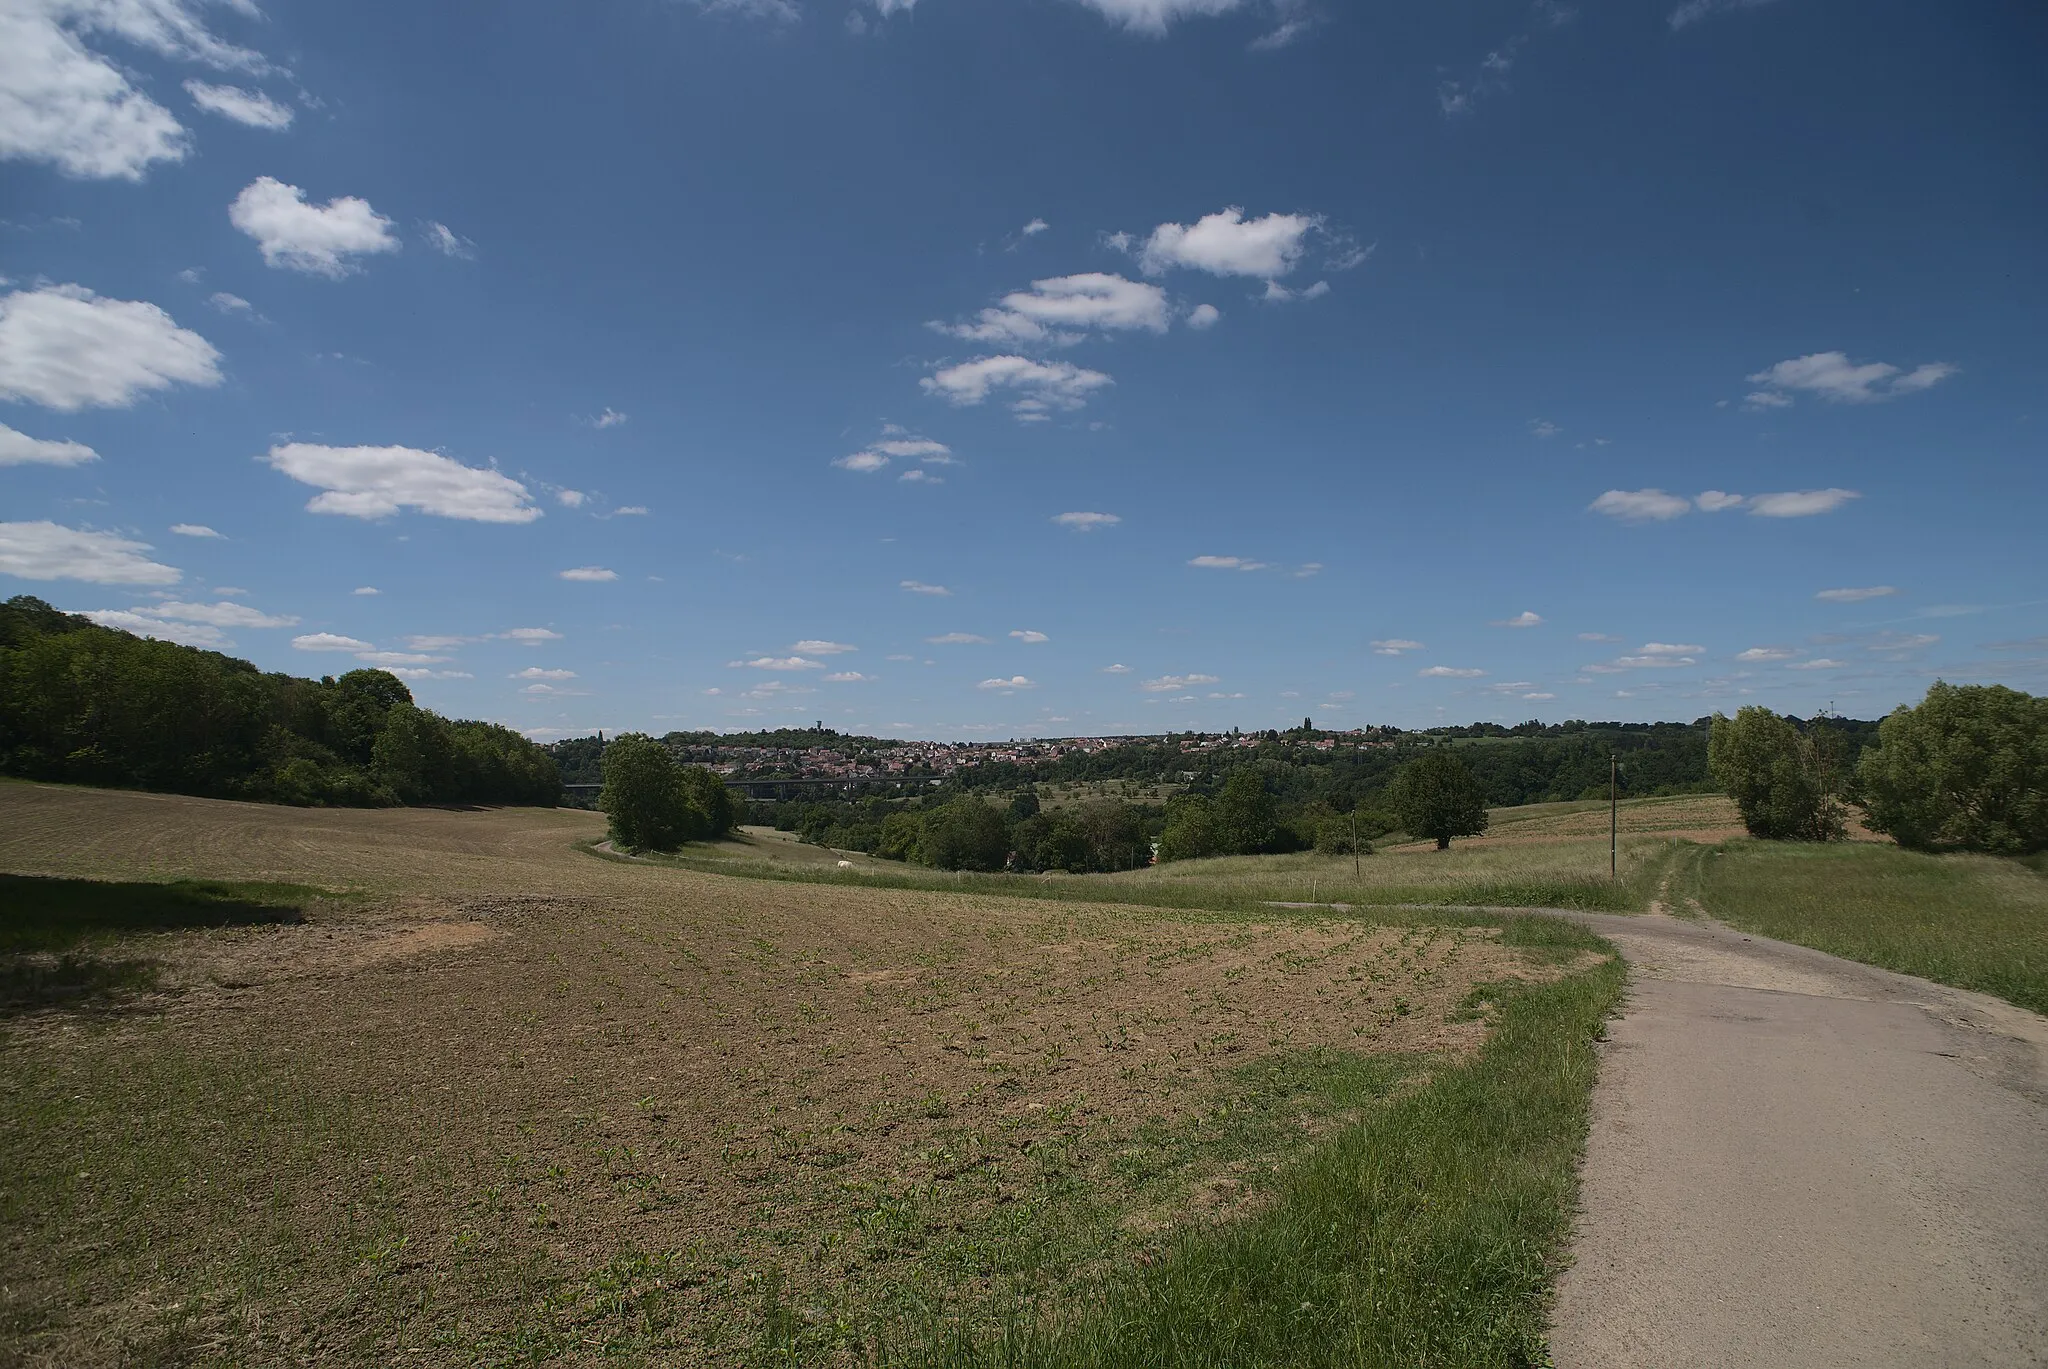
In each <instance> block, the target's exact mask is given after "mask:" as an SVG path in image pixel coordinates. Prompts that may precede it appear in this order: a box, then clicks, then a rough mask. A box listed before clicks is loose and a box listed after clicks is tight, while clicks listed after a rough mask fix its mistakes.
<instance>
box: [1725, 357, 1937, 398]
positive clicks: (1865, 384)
mask: <svg viewBox="0 0 2048 1369" xmlns="http://www.w3.org/2000/svg"><path fill="white" fill-rule="evenodd" d="M1960 369H1961V368H1960V367H1958V366H1956V365H1954V364H1952V363H1950V362H1946V361H1931V362H1928V363H1927V364H1925V365H1923V366H1916V367H1914V368H1913V369H1912V370H1910V371H1908V370H1906V369H1905V368H1903V367H1899V366H1894V365H1892V364H1890V363H1889V362H1884V361H1866V362H1862V363H1860V364H1859V363H1856V362H1852V361H1850V360H1849V356H1848V354H1847V353H1846V352H1814V353H1812V354H1811V355H1809V356H1803V357H1793V358H1792V359H1791V360H1789V361H1781V362H1779V363H1778V364H1777V365H1775V366H1767V367H1765V368H1764V369H1763V370H1761V371H1758V372H1757V373H1756V374H1755V375H1752V376H1750V377H1749V378H1748V379H1749V382H1750V384H1752V385H1761V386H1763V387H1764V389H1762V390H1761V391H1759V392H1757V393H1756V394H1752V395H1750V396H1749V398H1748V400H1747V401H1746V402H1747V403H1748V404H1750V405H1751V406H1752V407H1761V408H1783V407H1784V406H1785V405H1786V404H1789V403H1791V402H1792V397H1793V395H1795V394H1812V395H1818V396H1820V397H1821V398H1822V399H1825V400H1829V401H1830V402H1833V403H1836V404H1871V403H1875V402H1877V401H1879V400H1884V399H1897V398H1898V397H1899V396H1901V395H1910V394H1917V393H1918V392H1920V391H1921V390H1926V389H1930V388H1932V387H1933V386H1936V385H1939V384H1940V383H1941V382H1942V381H1944V380H1947V379H1948V378H1949V377H1950V376H1952V375H1954V374H1956V372H1957V371H1958V370H1960Z"/></svg>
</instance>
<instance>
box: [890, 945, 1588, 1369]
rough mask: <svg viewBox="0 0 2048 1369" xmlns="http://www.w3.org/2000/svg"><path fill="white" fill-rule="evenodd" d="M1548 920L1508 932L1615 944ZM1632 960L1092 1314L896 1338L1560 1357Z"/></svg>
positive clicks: (1342, 1138)
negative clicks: (1567, 1253) (1604, 1063)
mask: <svg viewBox="0 0 2048 1369" xmlns="http://www.w3.org/2000/svg"><path fill="white" fill-rule="evenodd" d="M1532 921H1534V920H1533V919H1517V920H1515V921H1514V922H1511V923H1510V924H1509V928H1508V937H1509V939H1511V940H1515V941H1518V942H1521V943H1524V944H1531V943H1533V944H1539V945H1543V946H1548V947H1552V948H1555V949H1558V950H1560V951H1566V952H1569V951H1571V950H1573V949H1576V948H1581V947H1583V948H1588V949H1590V948H1592V947H1596V946H1599V945H1601V944H1602V943H1599V942H1597V941H1595V940H1594V939H1593V938H1591V937H1590V936H1588V935H1587V934H1586V933H1584V932H1582V931H1579V930H1578V929H1576V928H1572V927H1569V926H1564V925H1559V924H1554V923H1544V924H1542V925H1539V926H1531V925H1529V924H1530V923H1531V922H1532ZM1622 980H1623V970H1622V966H1621V964H1620V962H1619V961H1618V960H1614V959H1609V960H1607V961H1606V962H1604V963H1602V964H1601V965H1599V966H1598V967H1596V968H1594V969H1592V970H1590V971H1587V972H1583V973H1580V974H1577V975H1573V976H1571V977H1568V978H1565V979H1563V980H1560V981H1558V982H1555V983H1551V984H1547V985H1543V986H1540V987H1533V988H1526V989H1523V990H1521V991H1519V992H1516V993H1513V994H1511V995H1508V996H1506V997H1505V1001H1503V1002H1502V1003H1501V1004H1500V1007H1499V1010H1498V1012H1499V1016H1498V1024H1497V1026H1496V1029H1495V1030H1494V1032H1493V1033H1492V1035H1491V1037H1490V1038H1489V1039H1488V1042H1487V1044H1486V1046H1485V1047H1484V1048H1483V1049H1482V1050H1481V1052H1480V1053H1479V1054H1478V1055H1477V1056H1476V1057H1475V1058H1473V1059H1472V1060H1471V1061H1469V1062H1468V1063H1466V1064H1464V1065H1461V1066H1458V1067H1455V1068H1452V1069H1449V1070H1446V1071H1444V1072H1442V1073H1440V1074H1438V1075H1437V1076H1436V1077H1435V1078H1433V1079H1432V1080H1431V1081H1430V1083H1429V1084H1427V1085H1426V1086H1425V1087H1423V1088H1421V1089H1419V1090H1417V1091H1415V1092H1413V1093H1411V1094H1408V1095H1406V1096H1405V1097H1400V1098H1397V1099H1395V1100H1394V1101H1392V1102H1391V1103H1389V1104H1388V1105H1386V1106H1385V1107H1384V1108H1382V1109H1381V1110H1379V1111H1377V1112H1375V1113H1373V1114H1371V1115H1369V1116H1368V1117H1367V1118H1366V1119H1365V1120H1363V1121H1361V1122H1360V1123H1358V1124H1357V1125H1355V1126H1353V1127H1351V1128H1349V1129H1348V1130H1346V1131H1343V1132H1341V1133H1339V1134H1338V1135H1337V1136H1336V1137H1334V1138H1333V1139H1331V1140H1330V1141H1328V1142H1326V1143H1325V1144H1324V1145H1322V1146H1321V1147H1319V1148H1318V1149H1317V1150H1316V1151H1315V1152H1313V1153H1312V1154H1311V1155H1310V1156H1309V1157H1308V1158H1307V1159H1305V1160H1304V1161H1302V1162H1301V1163H1299V1164H1298V1165H1297V1166H1296V1167H1295V1168H1294V1169H1292V1170H1291V1171H1290V1172H1288V1173H1287V1174H1286V1175H1285V1176H1284V1177H1283V1178H1282V1180H1281V1182H1280V1184H1279V1187H1278V1191H1277V1193H1276V1195H1275V1199H1274V1201H1273V1203H1272V1205H1271V1206H1269V1207H1268V1208H1267V1209H1265V1210H1264V1211H1263V1212H1261V1213H1259V1214H1257V1215H1255V1216H1252V1217H1250V1218H1247V1219H1244V1220H1241V1221H1238V1222H1235V1223H1232V1224H1230V1225H1227V1226H1223V1227H1220V1228H1210V1229H1198V1230H1194V1231H1191V1232H1188V1233H1186V1234H1184V1235H1182V1236H1181V1237H1180V1238H1179V1239H1178V1240H1177V1242H1176V1243H1175V1244H1174V1245H1173V1246H1172V1247H1171V1248H1170V1250H1169V1252H1168V1254H1167V1255H1166V1257H1165V1258H1164V1259H1162V1260H1161V1261H1159V1262H1158V1263H1157V1264H1156V1265H1154V1266H1152V1267H1151V1268H1149V1269H1144V1270H1141V1271H1138V1272H1136V1273H1134V1274H1132V1275H1131V1276H1129V1277H1127V1278H1125V1279H1123V1280H1121V1281H1118V1282H1114V1283H1112V1284H1111V1285H1110V1286H1109V1287H1108V1288H1107V1289H1106V1290H1105V1291H1104V1292H1103V1293H1102V1294H1101V1295H1100V1297H1099V1298H1097V1299H1095V1300H1093V1301H1092V1302H1090V1303H1089V1304H1086V1305H1084V1306H1081V1307H1078V1308H1072V1309H1066V1310H1060V1309H1053V1310H1051V1312H1050V1313H1049V1314H1047V1313H1043V1312H1042V1313H1041V1314H1040V1315H1039V1316H1038V1317H1036V1318H1030V1317H1019V1318H1016V1319H1014V1320H1013V1321H1012V1322H1011V1323H1010V1324H1009V1325H1008V1326H1006V1327H1004V1328H1003V1329H1002V1330H1001V1331H999V1332H998V1333H997V1334H995V1335H993V1336H989V1337H986V1338H982V1337H978V1336H976V1335H975V1333H974V1332H973V1330H972V1329H970V1328H965V1327H957V1326H956V1327H953V1328H949V1329H947V1330H945V1331H941V1332H939V1333H937V1334H935V1335H934V1336H933V1338H932V1339H931V1340H930V1341H928V1342H927V1343H925V1344H922V1345H916V1346H910V1347H897V1348H891V1347H884V1353H883V1355H882V1359H883V1361H884V1362H885V1363H892V1364H900V1365H905V1366H918V1367H919V1369H925V1367H927V1366H943V1367H944V1369H955V1367H956V1366H957V1367H960V1369H966V1367H968V1366H973V1367H975V1369H981V1367H982V1366H989V1367H994V1366H1000V1367H1001V1369H1023V1367H1024V1366H1041V1365H1043V1366H1054V1365H1057V1366H1061V1367H1062V1369H1135V1367H1140V1366H1158V1367H1159V1369H1166V1367H1167V1366H1174V1367H1175V1369H1204V1367H1207V1366H1214V1369H1257V1367H1258V1366H1276V1367H1277V1366H1319V1365H1329V1366H1336V1365H1343V1366H1347V1369H1350V1367H1352V1366H1357V1367H1358V1369H1377V1367H1379V1366H1385V1369H1395V1366H1399V1367H1400V1369H1415V1367H1416V1366H1456V1367H1457V1369H1482V1367H1484V1366H1503V1369H1506V1367H1507V1366H1527V1365H1535V1364H1541V1363H1545V1362H1546V1360H1545V1351H1544V1328H1545V1314H1546V1309H1547V1297H1548V1289H1549V1285H1550V1280H1551V1277H1552V1275H1553V1273H1554V1272H1555V1265H1556V1260H1557V1257H1558V1254H1559V1251H1560V1250H1561V1248H1562V1245H1563V1242H1564V1240H1565V1238H1566V1236H1567V1234H1568V1231H1569V1227H1570V1221H1571V1212H1572V1210H1573V1202H1574V1197H1575V1191H1576V1165H1577V1160H1578V1156H1579V1154H1580V1152H1581V1149H1582V1147H1583V1145H1584V1140H1585V1135H1586V1128H1587V1121H1588V1099H1589V1096H1590V1091H1591V1088H1592V1083H1593V1077H1594V1071H1595V1068H1596V1063H1597V1060H1596V1054H1595V1050H1594V1042H1595V1040H1596V1039H1597V1038H1598V1037H1599V1036H1600V1034H1601V1031H1602V1023H1603V1021H1604V1019H1605V1018H1606V1017H1607V1016H1608V1015H1609V1014H1610V1013H1611V1012H1612V1011H1613V1010H1614V1008H1615V1006H1616V1004H1617V1002H1618V1001H1619V997H1620V993H1621V987H1622Z"/></svg>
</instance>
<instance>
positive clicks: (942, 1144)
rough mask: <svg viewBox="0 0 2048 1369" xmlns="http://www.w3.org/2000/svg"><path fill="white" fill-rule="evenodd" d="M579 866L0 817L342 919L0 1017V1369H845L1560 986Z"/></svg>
mask: <svg viewBox="0 0 2048 1369" xmlns="http://www.w3.org/2000/svg"><path fill="white" fill-rule="evenodd" d="M600 834H601V829H600V827H599V819H597V818H596V817H595V816H594V815H592V814H588V813H579V812H571V811H555V812H534V811H518V810H509V811H499V812H444V811H398V812H347V811H306V810H292V809H283V808H272V807H260V806H251V805H239V804H223V803H213V802H209V801H206V800H197V799H184V798H175V797H166V796H157V795H140V794H108V793H101V792H95V791H86V790H77V789H65V788H54V787H44V786H35V785H26V784H14V783H9V784H0V870H5V871H11V872H16V873H27V874H38V875H49V876H69V877H91V878H95V879H127V880H161V879H167V878H173V877H180V876H203V877H207V878H216V879H244V880H267V881H292V882H297V883H302V884H310V885H316V886H320V887H322V888H325V889H328V890H331V891H336V892H339V891H345V890H353V891H360V892H358V893H357V894H355V895H353V896H348V897H338V898H334V899H330V900H326V901H321V902H316V903H314V904H312V905H311V906H310V907H309V908H308V909H307V910H306V916H305V921H303V922H302V923H299V924H296V925H274V926H261V927H244V928H237V929H232V930H204V931H181V932H171V933H158V934H152V935H148V936H142V937H134V938H127V939H124V941H123V942H122V953H123V954H125V955H130V956H136V955H140V956H144V957H146V958H148V959H150V960H154V961H157V962H159V964H160V967H161V968H160V981H159V987H158V989H157V990H156V991H155V992H152V993H148V994H144V995H142V996H140V997H136V998H132V999H128V1000H123V1001H117V1002H112V1003H99V1004H94V1005H88V1006H78V1007H74V1008H70V1009H67V1010H63V1011H59V1010H54V1009H50V1010H42V1011H34V1012H25V1013H20V1014H17V1015H16V1016H14V1017H12V1018H11V1019H7V1020H0V1090H4V1093H0V1169H4V1170H5V1171H6V1172H8V1173H9V1174H10V1175H11V1178H10V1179H9V1181H8V1184H7V1186H6V1192H5V1195H4V1207H0V1218H4V1220H0V1364H10V1363H18V1364H24V1365H38V1366H40V1365H50V1366H56V1365H66V1366H69V1365H97V1364H106V1365H113V1364H155V1363H162V1364H172V1363H187V1362H193V1361H195V1360H196V1361H207V1362H212V1361H216V1360H217V1361H220V1362H238V1363H301V1362H306V1361H308V1360H311V1359H326V1360H328V1361H331V1362H341V1363H390V1362H394V1361H401V1360H402V1362H404V1363H408V1364H450V1365H453V1364H474V1363H509V1362H515V1361H516V1362H528V1361H530V1360H532V1359H533V1358H536V1357H541V1358H548V1357H553V1358H555V1359H558V1360H562V1361H566V1362H577V1361H582V1360H588V1361H590V1362H596V1361H599V1360H611V1359H616V1357H617V1356H619V1355H626V1356H628V1357H629V1359H630V1357H631V1356H635V1355H647V1354H653V1355H655V1356H656V1357H657V1359H658V1362H660V1363H663V1364H698V1363H718V1364H724V1363H733V1364H738V1363H746V1362H750V1361H752V1360H753V1359H755V1358H756V1357H758V1356H759V1355H760V1354H762V1353H765V1352H767V1351H770V1350H776V1351H779V1352H782V1353H787V1352H789V1351H791V1350H796V1351H803V1352H808V1355H807V1359H808V1360H813V1361H815V1362H820V1363H834V1362H853V1361H854V1360H856V1359H857V1358H858V1356H859V1355H860V1354H862V1353H865V1349H864V1347H871V1346H872V1345H873V1344H874V1338H875V1337H876V1336H877V1335H895V1336H897V1337H898V1338H899V1339H900V1338H902V1337H911V1338H915V1337H916V1336H918V1335H920V1334H924V1333H925V1331H927V1330H928V1329H929V1325H930V1323H932V1322H933V1321H934V1320H935V1319H938V1320H943V1319H944V1318H946V1317H949V1316H955V1315H960V1314H967V1315H995V1314H997V1313H999V1312H1000V1310H1001V1309H1003V1308H1005V1307H1010V1306H1017V1305H1023V1304H1028V1303H1029V1302H1030V1300H1031V1299H1033V1298H1036V1297H1040V1296H1056V1295H1057V1294H1058V1293H1059V1292H1060V1291H1061V1290H1062V1289H1064V1288H1068V1287H1072V1286H1076V1285H1078V1284H1082V1283H1085V1282H1086V1281H1088V1280H1090V1279H1092V1278H1095V1277H1096V1276H1098V1275H1099V1274H1100V1273H1102V1272H1103V1271H1105V1270H1113V1269H1116V1268H1120V1267H1124V1266H1127V1265H1129V1264H1131V1263H1133V1262H1135V1263H1144V1262H1145V1261H1147V1260H1149V1259H1151V1258H1154V1256H1155V1255H1156V1252H1157V1251H1158V1250H1159V1249H1160V1248H1161V1247H1162V1243H1163V1242H1165V1241H1166V1240H1167V1239H1168V1237H1169V1235H1170V1232H1171V1230H1172V1229H1173V1227H1174V1226H1175V1224H1176V1223H1179V1222H1184V1221H1207V1220H1213V1219H1214V1218H1215V1217H1216V1216H1217V1215H1218V1214H1228V1213H1230V1212H1232V1211H1236V1210H1240V1209H1242V1208H1243V1207H1245V1206H1247V1205H1255V1204H1257V1203H1258V1202H1259V1193H1260V1189H1261V1184H1262V1180H1263V1176H1265V1175H1267V1174H1268V1173H1270V1171H1271V1169H1272V1166H1273V1165H1274V1163H1275V1162H1277V1161H1278V1160H1280V1159H1282V1158H1284V1157H1285V1156H1286V1155H1287V1154H1288V1153H1289V1152H1290V1150H1291V1149H1293V1148H1296V1147H1298V1146H1299V1145H1300V1144H1302V1142H1303V1141H1304V1140H1305V1139H1307V1138H1311V1137H1313V1136H1314V1135H1316V1134H1317V1133H1318V1132H1319V1131H1320V1130H1321V1129H1323V1128H1326V1127H1328V1126H1330V1125H1331V1124H1333V1123H1334V1122H1335V1121H1337V1120H1340V1119H1341V1118H1343V1117H1344V1116H1346V1115H1348V1111H1349V1110H1355V1109H1356V1108H1357V1107H1360V1106H1369V1105H1370V1100H1371V1098H1373V1097H1375V1096H1382V1095H1384V1094H1385V1092H1386V1091H1387V1090H1388V1089H1390V1088H1396V1087H1399V1086H1400V1085H1399V1083H1398V1082H1397V1081H1399V1080H1400V1079H1401V1077H1402V1076H1403V1075H1404V1074H1407V1075H1409V1076H1410V1077H1411V1078H1412V1077H1413V1076H1414V1075H1415V1074H1416V1073H1417V1072H1419V1071H1426V1070H1427V1069H1428V1068H1429V1067H1430V1066H1431V1064H1432V1063H1441V1062H1443V1061H1446V1060H1449V1059H1454V1058H1458V1057H1460V1056H1462V1055H1463V1054H1465V1053H1468V1052H1470V1051H1471V1050H1473V1049H1475V1048H1476V1046H1477V1045H1478V1043H1479V1042H1480V1041H1481V1040H1482V1039H1483V1035H1484V1032H1485V1030H1486V1028H1485V1024H1484V1019H1483V1017H1482V1015H1481V1014H1479V1013H1477V1012H1475V1011H1473V1010H1472V1009H1471V1007H1470V1006H1469V1005H1470V1004H1471V1003H1473V1002H1474V1001H1475V1000H1476V999H1477V998H1478V997H1482V996H1483V994H1475V989H1476V988H1477V987H1478V986H1481V985H1484V984H1486V983H1488V982H1495V981H1501V980H1504V979H1512V978H1548V977H1551V976H1553V975H1555V974H1556V973H1558V970H1557V968H1556V966H1555V965H1552V964H1547V963H1544V962H1541V961H1537V960H1533V959H1529V958H1527V957H1525V955H1524V953H1522V952H1519V951H1515V950H1511V949H1508V948H1505V947H1503V946H1501V945H1500V944H1498V942H1497V940H1496V939H1494V938H1493V936H1492V935H1490V934H1489V933H1488V932H1487V931H1485V930H1483V929H1478V928H1472V929H1462V930H1461V929H1457V928H1409V929H1400V930H1393V929H1386V928H1373V927H1369V926H1365V925H1361V924H1355V923H1346V922H1307V921H1297V922H1285V923H1247V922H1219V921H1216V920H1203V919H1201V918H1199V917H1188V916H1179V915H1172V914H1168V913H1164V912H1162V911H1161V910H1157V909H1133V908H1127V907H1116V906H1108V905H1103V906H1095V905H1073V904H1049V903H1044V902H1033V901H1027V900H1007V899H998V898H990V897H978V896H969V895H954V894H946V893H928V892H921V891H892V890H879V889H852V888H821V887H818V886H811V885H802V884H785V883H774V882H763V881H750V880H739V879H727V878H722V877H718V876H712V875H702V874H693V873H691V872H688V871H683V870H677V869H671V868H654V867H646V866H638V865H631V864H626V863H621V862H614V861H606V860H603V859H600V858H598V857H596V856H593V855H590V854H588V853H587V852H585V851H581V850H578V849H577V848H576V845H575V843H576V842H578V841H582V840H587V839H590V838H593V837H596V836H598V835H600ZM102 949H104V948H102ZM779 1362H781V1361H779Z"/></svg>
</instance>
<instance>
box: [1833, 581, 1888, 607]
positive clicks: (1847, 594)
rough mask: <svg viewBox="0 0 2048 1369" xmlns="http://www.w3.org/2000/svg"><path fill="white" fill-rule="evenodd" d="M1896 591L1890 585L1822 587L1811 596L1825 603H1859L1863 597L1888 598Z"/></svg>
mask: <svg viewBox="0 0 2048 1369" xmlns="http://www.w3.org/2000/svg"><path fill="white" fill-rule="evenodd" d="M1898 592H1899V591H1898V590H1897V589H1896V588H1895V587H1893V586H1891V585H1865V586H1863V587H1861V588H1856V589H1824V590H1822V591H1821V592H1820V593H1818V594H1816V595H1814V596H1813V597H1814V598H1816V599H1818V600H1820V601H1821V602H1822V603H1826V604H1860V603H1862V602H1863V601H1864V600H1865V599H1888V598H1890V597H1891V596H1892V595H1894V594H1897V593H1898Z"/></svg>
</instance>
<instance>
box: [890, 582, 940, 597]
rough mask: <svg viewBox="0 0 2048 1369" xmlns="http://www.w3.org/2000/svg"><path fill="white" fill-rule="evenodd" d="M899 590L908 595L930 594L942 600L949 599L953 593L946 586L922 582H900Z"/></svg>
mask: <svg viewBox="0 0 2048 1369" xmlns="http://www.w3.org/2000/svg"><path fill="white" fill-rule="evenodd" d="M899 588H901V589H902V590H903V591H904V592H905V593H906V594H929V595H932V596H934V597H936V598H940V599H944V598H948V597H950V596H951V595H952V593H953V591H952V590H950V589H947V588H946V587H945V586H944V585H928V584H926V583H925V582H924V581H922V580H903V581H900V582H899Z"/></svg>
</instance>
